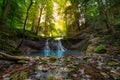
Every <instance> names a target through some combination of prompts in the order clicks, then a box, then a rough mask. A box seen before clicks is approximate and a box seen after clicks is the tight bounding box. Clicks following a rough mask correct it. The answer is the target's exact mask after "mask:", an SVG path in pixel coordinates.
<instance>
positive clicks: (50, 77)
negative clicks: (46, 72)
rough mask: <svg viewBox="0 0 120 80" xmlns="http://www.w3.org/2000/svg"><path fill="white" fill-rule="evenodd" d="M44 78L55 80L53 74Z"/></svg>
mask: <svg viewBox="0 0 120 80" xmlns="http://www.w3.org/2000/svg"><path fill="white" fill-rule="evenodd" d="M46 80H55V78H54V77H53V76H48V78H47V79H46Z"/></svg>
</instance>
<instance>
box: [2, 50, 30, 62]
mask: <svg viewBox="0 0 120 80" xmlns="http://www.w3.org/2000/svg"><path fill="white" fill-rule="evenodd" d="M0 55H1V57H0V59H4V60H11V61H18V60H25V61H30V58H28V57H22V56H11V55H9V54H6V53H3V52H0Z"/></svg>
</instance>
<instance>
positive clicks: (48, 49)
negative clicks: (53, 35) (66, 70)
mask: <svg viewBox="0 0 120 80" xmlns="http://www.w3.org/2000/svg"><path fill="white" fill-rule="evenodd" d="M49 52H50V47H49V42H48V39H47V40H46V43H45V47H44V53H45V55H46V56H48V55H49Z"/></svg>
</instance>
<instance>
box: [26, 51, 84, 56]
mask: <svg viewBox="0 0 120 80" xmlns="http://www.w3.org/2000/svg"><path fill="white" fill-rule="evenodd" d="M81 54H82V52H81V51H76V50H66V51H59V50H58V51H55V50H54V51H53V50H43V51H37V52H31V53H25V54H24V55H26V56H57V57H61V56H65V55H81Z"/></svg>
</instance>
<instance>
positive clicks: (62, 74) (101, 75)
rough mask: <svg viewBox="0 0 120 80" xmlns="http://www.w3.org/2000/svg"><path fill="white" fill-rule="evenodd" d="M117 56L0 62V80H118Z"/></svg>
mask: <svg viewBox="0 0 120 80" xmlns="http://www.w3.org/2000/svg"><path fill="white" fill-rule="evenodd" d="M119 57H120V55H117V56H116V55H115V56H113V55H112V56H111V55H108V54H96V53H94V54H91V55H84V56H64V57H53V56H49V57H40V56H36V57H30V56H29V58H31V61H30V62H27V61H24V60H22V61H18V62H17V63H14V62H10V61H3V60H0V64H1V65H0V80H120V58H119ZM3 62H4V63H3Z"/></svg>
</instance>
